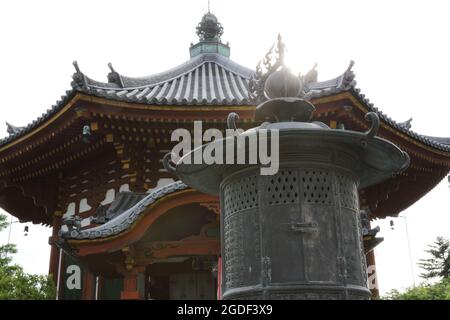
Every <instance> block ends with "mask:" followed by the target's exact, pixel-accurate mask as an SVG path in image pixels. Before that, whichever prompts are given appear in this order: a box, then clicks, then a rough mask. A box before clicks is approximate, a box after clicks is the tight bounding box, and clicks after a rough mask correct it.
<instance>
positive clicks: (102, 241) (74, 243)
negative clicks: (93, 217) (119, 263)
mask: <svg viewBox="0 0 450 320" xmlns="http://www.w3.org/2000/svg"><path fill="white" fill-rule="evenodd" d="M174 184H179V185H184V184H183V183H182V182H175V183H174ZM152 194H153V196H155V195H157V196H156V198H155V199H154V201H151V202H149V203H148V204H146V202H148V200H149V199H151V198H152ZM152 194H149V197H146V198H145V199H143V200H142V201H141V202H140V203H138V204H137V205H136V206H135V207H133V208H131V209H129V210H127V211H125V212H124V213H122V214H121V215H119V216H117V217H116V218H115V219H113V220H111V221H110V223H109V225H106V224H105V225H101V226H99V227H94V228H91V229H86V230H85V231H84V232H85V234H84V235H82V236H80V237H78V238H77V237H68V238H66V239H65V241H67V244H68V246H69V247H70V248H71V249H76V251H77V255H79V256H85V255H91V254H97V253H101V252H105V251H107V250H108V251H110V252H112V251H116V250H119V249H120V248H122V247H124V246H126V245H129V244H131V243H135V242H136V241H138V240H139V239H141V238H142V237H143V236H144V234H145V232H146V231H147V229H148V228H149V227H150V225H152V224H153V223H154V222H155V221H156V220H157V219H158V218H159V217H161V216H162V215H164V214H165V213H166V212H168V211H169V210H170V209H173V208H176V207H179V206H183V205H186V204H189V203H199V202H211V201H218V200H217V198H216V197H212V196H210V195H206V194H204V193H201V192H199V191H197V190H194V189H191V188H188V187H187V186H185V187H181V188H179V189H177V188H175V189H174V190H172V191H170V192H166V191H164V187H163V188H161V189H159V190H157V191H154V192H153V193H152ZM137 211H140V212H139V213H137ZM133 212H134V213H133ZM131 217H133V218H131ZM127 219H129V221H126V220H127ZM124 221H125V224H123V227H121V228H116V229H115V230H114V231H112V229H111V227H112V226H114V225H116V224H122V222H124ZM108 229H109V230H111V231H112V232H111V231H106V230H108ZM98 231H100V234H99V232H98ZM102 232H103V233H102ZM85 235H90V236H88V237H85Z"/></svg>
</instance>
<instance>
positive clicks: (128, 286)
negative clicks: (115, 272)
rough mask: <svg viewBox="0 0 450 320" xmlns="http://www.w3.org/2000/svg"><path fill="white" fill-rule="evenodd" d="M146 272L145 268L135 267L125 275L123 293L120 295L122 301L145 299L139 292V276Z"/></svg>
mask: <svg viewBox="0 0 450 320" xmlns="http://www.w3.org/2000/svg"><path fill="white" fill-rule="evenodd" d="M141 272H144V268H143V267H135V268H132V269H131V270H127V271H125V272H124V274H123V291H122V292H121V293H120V299H121V300H141V299H143V297H142V296H141V294H140V293H139V291H138V276H139V273H141Z"/></svg>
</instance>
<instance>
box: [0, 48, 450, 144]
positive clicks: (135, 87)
mask: <svg viewBox="0 0 450 320" xmlns="http://www.w3.org/2000/svg"><path fill="white" fill-rule="evenodd" d="M74 65H75V68H76V72H75V74H74V75H73V81H72V90H69V91H67V92H66V95H64V96H62V98H61V100H59V101H57V102H56V104H54V105H53V106H52V107H51V108H50V109H48V110H47V111H46V112H45V113H43V114H42V115H41V116H40V117H39V118H37V119H36V120H34V121H33V122H32V123H30V124H28V125H27V126H25V127H14V126H11V125H9V126H8V128H9V130H8V132H9V133H10V135H9V136H7V137H6V138H4V139H1V140H0V146H2V145H5V144H7V143H9V142H11V141H13V140H15V139H16V138H18V137H20V136H22V135H24V134H25V133H27V132H30V131H31V130H33V129H34V128H36V127H37V126H39V125H40V124H42V123H43V122H45V121H46V120H47V119H48V118H50V117H51V116H52V115H54V114H55V113H56V112H58V111H59V110H60V109H61V108H62V107H63V106H64V105H65V104H66V103H67V102H68V101H69V100H70V99H71V98H72V97H73V96H74V95H75V94H76V93H78V92H80V93H85V94H88V95H92V96H97V97H104V98H106V99H111V100H118V101H125V102H132V103H141V104H149V105H154V104H159V105H255V104H256V102H255V101H254V100H253V99H252V98H251V94H249V81H250V79H251V78H252V76H254V75H255V72H254V71H252V70H250V69H248V68H246V67H243V66H241V65H239V64H237V63H236V62H234V61H232V60H231V59H229V58H227V57H225V56H223V55H220V54H217V53H203V54H200V55H197V56H195V57H193V58H192V59H190V60H188V61H187V62H185V63H183V64H182V65H180V66H178V67H175V68H173V69H171V70H168V71H165V72H162V73H158V74H154V75H151V76H148V77H140V78H133V77H127V76H124V75H121V74H119V73H118V72H117V71H116V70H114V69H113V67H112V66H111V64H109V67H110V69H111V72H110V73H109V74H108V82H99V81H95V80H93V79H91V78H89V77H87V76H86V75H85V74H84V73H83V72H81V70H80V69H79V67H78V65H77V64H76V63H74ZM352 66H353V62H351V64H350V66H349V67H348V69H347V70H346V71H345V72H344V73H343V74H341V75H340V76H338V77H336V78H334V79H331V80H327V81H316V80H315V79H314V80H312V81H308V82H307V83H306V84H305V95H304V97H305V98H306V99H313V98H319V97H324V96H329V95H333V94H336V93H340V92H344V91H351V92H353V93H354V94H355V95H356V96H357V97H358V98H359V99H360V100H361V102H362V103H363V104H365V105H366V106H367V108H368V110H369V111H374V112H376V113H378V115H379V116H380V118H381V119H382V120H384V121H385V122H386V123H388V124H389V125H391V126H392V127H394V128H396V129H397V130H399V131H401V132H404V133H405V134H407V135H408V136H410V137H412V138H414V139H416V140H419V141H421V142H423V143H424V144H426V145H429V146H432V147H434V148H437V149H439V150H443V151H450V143H449V142H448V140H449V139H446V138H435V137H429V136H423V135H420V134H417V133H416V132H414V131H412V130H410V123H397V122H395V121H394V120H392V119H391V118H389V117H388V116H387V115H385V114H384V113H383V112H381V111H380V110H378V109H377V108H375V107H374V106H373V104H372V103H370V102H369V100H368V99H366V98H365V97H364V95H363V94H361V92H360V90H359V89H357V88H356V81H355V74H354V73H353V71H352V70H351V68H352Z"/></svg>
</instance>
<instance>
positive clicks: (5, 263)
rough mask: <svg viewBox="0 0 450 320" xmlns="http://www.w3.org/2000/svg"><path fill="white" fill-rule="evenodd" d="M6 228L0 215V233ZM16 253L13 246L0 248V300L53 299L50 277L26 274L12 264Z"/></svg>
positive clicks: (52, 285) (5, 222) (3, 217)
mask: <svg viewBox="0 0 450 320" xmlns="http://www.w3.org/2000/svg"><path fill="white" fill-rule="evenodd" d="M7 226H8V222H7V218H6V216H5V215H2V214H0V231H1V230H3V229H5V228H6V227H7ZM15 253H17V248H16V246H15V245H14V244H7V245H2V246H0V300H5V299H8V300H44V299H54V298H55V293H56V289H55V285H54V283H53V279H52V278H51V277H50V276H43V275H34V274H27V273H25V272H24V271H23V268H22V267H21V266H18V265H15V264H12V255H13V254H15Z"/></svg>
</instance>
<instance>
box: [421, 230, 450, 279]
mask: <svg viewBox="0 0 450 320" xmlns="http://www.w3.org/2000/svg"><path fill="white" fill-rule="evenodd" d="M428 247H429V249H428V250H425V251H426V252H428V253H429V254H430V255H431V258H428V259H420V263H419V266H420V267H421V268H422V269H424V270H425V272H424V273H422V274H421V275H420V276H421V277H422V278H424V279H433V278H449V277H450V240H449V239H445V238H443V237H437V239H436V241H435V242H434V243H433V244H432V245H429V246H428Z"/></svg>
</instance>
